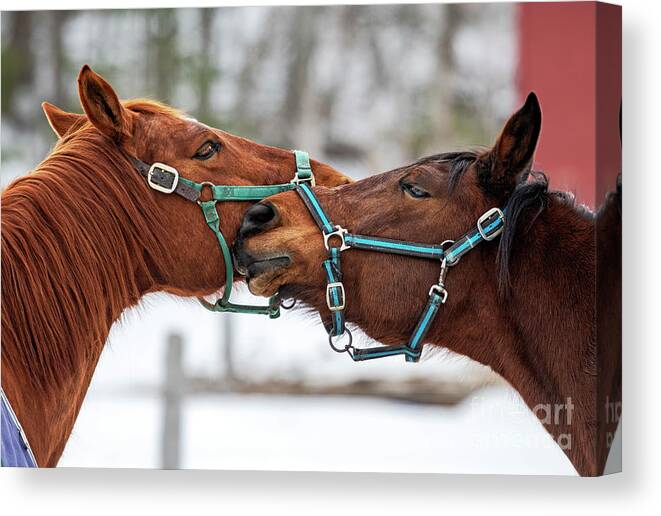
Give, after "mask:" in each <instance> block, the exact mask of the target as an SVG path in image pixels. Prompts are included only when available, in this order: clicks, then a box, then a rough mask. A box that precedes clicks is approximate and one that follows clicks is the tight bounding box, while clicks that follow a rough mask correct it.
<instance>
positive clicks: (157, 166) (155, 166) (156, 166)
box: [147, 162, 179, 194]
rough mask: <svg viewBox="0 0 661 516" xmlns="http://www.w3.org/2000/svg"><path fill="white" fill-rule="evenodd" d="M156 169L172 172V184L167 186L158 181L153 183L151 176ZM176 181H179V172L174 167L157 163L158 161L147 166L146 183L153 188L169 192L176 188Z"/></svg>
mask: <svg viewBox="0 0 661 516" xmlns="http://www.w3.org/2000/svg"><path fill="white" fill-rule="evenodd" d="M156 171H161V172H168V173H170V174H172V175H173V176H174V178H173V179H172V185H171V186H169V187H167V186H163V185H160V184H158V183H154V182H153V181H152V177H153V175H154V172H156ZM178 183H179V172H178V171H177V169H176V168H174V167H170V166H168V165H166V164H165V163H158V162H156V163H154V164H153V165H152V166H151V167H149V172H148V173H147V184H148V185H149V186H150V187H151V188H153V189H154V190H157V191H159V192H163V193H167V194H170V193H172V192H174V191H175V190H176V189H177V184H178Z"/></svg>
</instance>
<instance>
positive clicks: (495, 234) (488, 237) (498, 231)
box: [477, 208, 505, 242]
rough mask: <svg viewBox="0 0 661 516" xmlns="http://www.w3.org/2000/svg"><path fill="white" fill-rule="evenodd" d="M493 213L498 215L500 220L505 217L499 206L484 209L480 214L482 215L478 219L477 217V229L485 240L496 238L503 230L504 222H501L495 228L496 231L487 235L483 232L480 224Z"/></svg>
mask: <svg viewBox="0 0 661 516" xmlns="http://www.w3.org/2000/svg"><path fill="white" fill-rule="evenodd" d="M494 214H498V217H499V218H500V219H502V220H504V219H505V214H504V213H503V211H502V210H501V209H500V208H491V209H490V210H487V211H485V212H484V213H483V214H482V216H481V217H480V218H479V219H477V230H478V231H479V232H480V236H481V237H482V238H483V239H484V240H486V241H487V242H489V241H490V240H493V239H494V238H496V237H497V236H498V235H500V234H501V233H502V232H503V227H504V224H502V225H501V226H500V227H499V228H498V229H496V231H494V232H493V233H491V234H490V235H487V234H486V233H485V231H484V227H483V226H482V224H483V223H484V222H485V221H486V220H488V219H489V218H490V217H492V216H493V215H494Z"/></svg>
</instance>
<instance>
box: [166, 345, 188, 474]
mask: <svg viewBox="0 0 661 516" xmlns="http://www.w3.org/2000/svg"><path fill="white" fill-rule="evenodd" d="M182 356H183V338H182V336H181V335H180V334H178V333H172V334H170V335H168V338H167V351H166V358H165V386H164V390H163V392H164V398H165V407H164V412H163V414H164V417H163V434H162V435H163V438H162V441H161V457H162V464H161V467H162V468H163V469H179V468H180V466H181V454H180V448H181V399H182V395H183V393H184V389H185V381H186V379H185V378H184V369H183V364H182Z"/></svg>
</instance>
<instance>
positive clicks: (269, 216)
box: [242, 201, 278, 232]
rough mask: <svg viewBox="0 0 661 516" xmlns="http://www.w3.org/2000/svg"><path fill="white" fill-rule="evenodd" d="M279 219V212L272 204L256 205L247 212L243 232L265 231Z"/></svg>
mask: <svg viewBox="0 0 661 516" xmlns="http://www.w3.org/2000/svg"><path fill="white" fill-rule="evenodd" d="M277 217H278V211H277V210H276V208H275V206H273V204H271V203H270V202H268V201H266V202H260V203H257V204H254V205H253V206H251V207H250V208H248V211H246V214H245V217H244V219H243V228H242V229H243V231H248V232H255V231H259V230H262V229H265V228H266V226H267V225H269V224H271V223H273V222H274V221H275V220H276V218H277Z"/></svg>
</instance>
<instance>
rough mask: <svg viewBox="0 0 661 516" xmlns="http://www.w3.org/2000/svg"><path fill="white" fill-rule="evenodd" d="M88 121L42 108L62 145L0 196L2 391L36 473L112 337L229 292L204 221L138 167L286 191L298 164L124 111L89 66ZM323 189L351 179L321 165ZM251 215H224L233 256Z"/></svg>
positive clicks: (161, 114) (149, 105)
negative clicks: (156, 308) (127, 317)
mask: <svg viewBox="0 0 661 516" xmlns="http://www.w3.org/2000/svg"><path fill="white" fill-rule="evenodd" d="M78 91H79V96H80V101H81V104H82V107H83V109H84V111H85V114H84V115H79V114H72V113H65V112H63V111H61V110H59V109H58V108H56V107H54V106H52V105H50V104H44V110H45V112H46V116H47V117H48V120H49V122H50V124H51V126H52V127H53V129H54V130H55V132H56V133H57V134H58V135H59V136H60V140H59V141H58V143H57V145H56V146H55V149H54V150H53V152H52V153H51V154H50V155H49V156H47V157H46V159H45V160H44V161H43V162H42V163H41V164H40V165H39V166H38V167H37V168H36V170H34V171H33V172H32V173H30V174H28V175H26V176H24V177H21V178H19V179H17V180H16V181H14V182H13V183H12V184H11V185H10V186H8V187H7V188H6V190H4V191H3V192H2V388H3V390H4V392H5V393H6V395H7V398H8V399H9V402H10V404H11V406H12V407H13V409H14V411H15V413H16V415H17V417H18V420H19V421H20V423H21V424H22V426H23V429H24V431H25V433H26V434H27V438H28V440H29V443H30V445H31V447H32V450H33V452H34V455H35V457H36V462H37V464H38V465H39V466H55V465H56V464H57V462H58V460H59V458H60V456H61V454H62V451H63V449H64V446H65V444H66V442H67V439H68V437H69V434H70V432H71V429H72V427H73V425H74V422H75V421H76V417H77V415H78V411H79V409H80V407H81V404H82V402H83V398H84V397H85V393H86V391H87V389H88V386H89V384H90V381H91V379H92V375H93V373H94V369H95V367H96V364H97V361H98V359H99V356H100V354H101V350H102V348H103V346H104V343H105V341H106V338H107V337H108V333H109V331H110V327H111V326H112V324H113V323H114V322H115V321H116V320H117V319H118V318H119V316H120V315H121V314H122V312H123V311H124V310H126V309H127V308H129V307H131V306H134V305H135V304H136V303H138V301H139V300H140V298H141V297H142V296H143V295H145V294H147V293H149V292H156V291H162V292H168V293H171V294H175V295H178V296H205V295H209V294H212V293H215V292H217V291H218V290H219V289H221V288H222V286H223V285H224V281H225V269H224V265H223V260H222V256H221V253H220V250H219V247H218V242H217V241H216V238H215V237H214V235H213V233H212V232H211V231H210V230H209V227H207V224H205V219H204V217H203V216H202V213H201V212H200V209H199V207H198V206H197V205H196V204H195V203H192V202H186V200H185V199H183V198H181V197H180V196H177V195H166V194H164V193H161V192H158V191H155V190H153V189H151V188H150V187H149V186H148V185H147V182H146V180H145V178H143V177H142V176H141V175H140V173H138V171H137V169H136V168H135V167H134V163H133V162H132V161H131V160H130V157H131V158H138V159H140V160H142V161H144V162H147V163H153V162H164V163H166V164H168V165H170V166H173V167H175V168H176V169H178V171H179V172H180V173H181V175H182V177H185V178H188V179H190V180H193V181H196V182H202V181H211V182H214V183H216V184H218V183H220V184H226V185H265V184H275V183H288V182H289V181H290V180H291V179H292V177H293V175H294V172H295V171H296V165H295V159H294V154H293V153H292V152H291V151H287V150H283V149H278V148H274V147H267V146H264V145H259V144H257V143H254V142H251V141H249V140H246V139H244V138H240V137H238V136H234V135H231V134H228V133H226V132H223V131H220V130H217V129H213V128H210V127H207V126H205V125H203V124H201V123H199V122H197V121H195V120H192V119H190V118H187V117H185V116H184V115H183V114H182V113H180V112H178V111H176V110H175V109H172V108H170V107H168V106H165V105H162V104H158V103H156V102H152V101H148V100H131V101H126V102H120V101H119V100H118V98H117V95H116V94H115V92H114V91H113V89H112V88H111V86H110V85H109V84H108V83H107V82H106V81H105V80H104V79H103V78H101V77H100V76H99V75H97V74H95V73H94V72H93V71H92V70H91V69H90V68H89V67H88V66H84V67H83V68H82V70H81V72H80V75H79V76H78ZM312 169H313V171H314V174H315V176H316V180H317V181H318V182H319V183H321V184H325V185H338V184H342V183H346V182H347V181H349V179H348V178H347V177H346V176H344V175H342V174H340V173H338V172H336V171H335V170H333V169H332V168H331V167H329V166H327V165H324V164H322V163H317V162H313V163H312ZM249 206H250V203H248V202H230V203H221V204H219V205H218V210H219V212H220V217H221V228H222V231H223V233H224V234H225V236H226V238H227V239H228V241H229V242H230V243H231V242H232V241H233V239H234V236H235V235H236V232H237V231H238V229H239V225H240V221H241V218H242V215H243V212H244V211H245V210H246V209H247V208H248V207H249Z"/></svg>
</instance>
